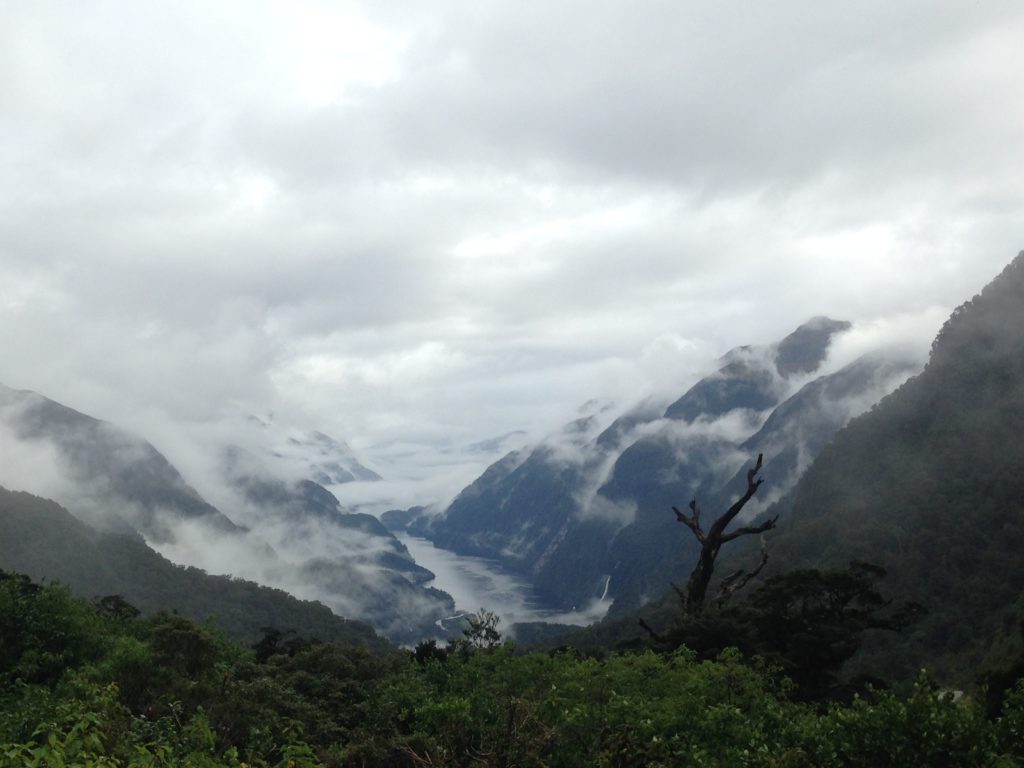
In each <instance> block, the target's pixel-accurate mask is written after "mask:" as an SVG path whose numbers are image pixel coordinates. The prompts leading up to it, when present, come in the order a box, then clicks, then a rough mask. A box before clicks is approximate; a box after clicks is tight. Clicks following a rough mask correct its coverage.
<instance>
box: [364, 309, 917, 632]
mask: <svg viewBox="0 0 1024 768" xmlns="http://www.w3.org/2000/svg"><path fill="white" fill-rule="evenodd" d="M849 328H850V324H849V323H846V322H842V321H836V320H832V319H829V318H824V317H819V318H814V319H812V320H810V321H809V322H807V323H805V324H804V325H802V326H800V327H799V328H797V329H796V330H795V331H794V332H793V333H791V334H790V335H788V336H787V337H786V338H784V339H782V340H780V341H779V342H777V343H775V344H771V345H767V346H765V347H750V346H747V347H740V348H737V349H734V350H732V351H731V352H729V353H728V354H727V355H725V357H724V358H723V359H722V360H721V362H720V367H719V369H718V370H717V371H716V372H715V373H713V374H712V375H710V376H707V377H705V378H703V379H701V380H700V381H698V382H697V383H696V384H695V385H693V386H692V387H691V388H690V389H688V390H687V391H686V392H684V393H683V394H681V395H680V396H679V397H678V398H676V399H675V400H674V401H672V402H670V403H668V404H667V405H663V406H658V405H657V404H656V403H652V402H645V403H642V404H640V405H638V406H636V407H635V408H633V409H631V410H630V411H628V412H627V413H625V414H624V415H622V416H620V417H619V418H617V419H614V420H612V421H611V422H610V423H608V416H607V414H605V413H603V412H601V411H600V410H598V411H597V412H594V413H588V414H585V415H583V416H581V417H580V418H578V419H576V420H574V421H573V422H572V423H570V424H568V425H567V426H566V427H565V428H564V429H563V430H561V431H560V432H559V433H557V434H555V435H551V436H549V437H548V438H547V439H545V440H543V441H541V442H540V443H538V444H535V445H533V446H530V447H528V448H526V449H523V450H521V451H515V452H512V453H509V454H507V455H506V456H505V457H503V458H502V459H501V460H499V461H497V462H496V463H494V464H493V465H491V466H490V467H489V468H488V469H487V470H486V471H485V472H484V473H483V474H482V475H481V476H480V477H479V478H478V479H477V480H476V481H475V482H474V483H472V484H471V485H470V486H469V487H468V488H466V489H465V490H463V491H462V493H460V494H459V495H458V496H457V497H456V499H455V500H454V501H453V502H452V503H451V505H450V506H449V507H448V508H447V509H446V510H445V511H444V512H443V513H442V514H440V515H435V516H432V515H429V514H420V515H419V516H416V515H411V514H409V513H408V512H407V513H406V514H404V515H398V514H392V515H390V516H386V517H385V518H384V519H385V522H388V523H389V524H392V525H394V526H396V527H401V526H402V525H403V524H404V525H407V527H408V530H409V532H411V533H413V534H415V535H419V536H424V537H426V538H429V539H430V540H432V541H433V542H434V543H435V544H436V545H437V546H440V547H444V548H446V549H451V550H454V551H456V552H459V553H463V554H470V555H478V556H485V557H490V558H494V559H497V560H500V561H501V562H502V563H503V564H504V565H506V566H507V567H510V568H512V569H514V570H517V571H519V572H520V573H523V574H524V575H526V576H527V577H528V578H529V579H530V580H531V582H532V583H533V584H534V585H535V586H536V587H537V588H538V589H540V590H541V591H542V592H544V593H546V594H547V595H549V596H550V598H551V599H552V601H553V602H555V603H557V604H559V605H561V606H563V607H565V608H567V609H568V608H571V607H574V606H582V605H585V604H587V603H588V602H590V601H593V600H595V599H598V598H602V597H604V598H605V599H607V598H608V597H611V598H613V599H614V604H613V606H612V611H613V613H614V614H621V613H623V612H627V611H629V610H631V609H635V608H636V607H637V606H639V605H641V604H642V603H643V602H645V601H646V600H649V599H652V598H654V597H656V596H657V595H659V594H660V593H661V591H662V590H663V589H664V587H665V585H666V583H667V582H668V580H669V579H671V578H672V577H673V576H675V575H677V574H679V573H680V572H682V571H683V569H685V568H686V566H687V563H688V562H692V559H693V557H694V552H695V549H694V546H693V543H692V542H688V541H687V540H685V539H684V538H682V537H680V536H679V535H678V530H677V529H678V526H676V525H675V517H674V515H673V514H672V512H671V509H672V506H673V505H679V504H685V503H687V502H688V501H689V500H690V499H692V498H694V497H700V498H701V500H702V504H703V505H704V506H705V507H706V508H708V509H713V508H715V507H716V506H718V505H721V504H723V503H725V500H726V499H728V497H729V495H730V494H731V493H732V492H733V490H734V489H735V488H736V486H737V483H738V482H739V481H740V479H742V478H741V477H740V476H741V475H742V473H743V467H744V466H745V463H746V462H747V461H748V460H749V459H750V458H751V457H753V456H756V455H757V454H758V453H764V454H765V457H766V461H767V462H768V465H769V466H770V467H771V472H772V478H773V481H772V486H771V488H772V490H771V494H772V496H773V497H775V498H777V497H778V496H781V495H782V494H784V493H785V492H786V490H788V489H789V488H790V487H791V486H792V485H793V484H794V483H795V482H796V480H797V479H798V478H799V477H800V475H801V473H802V472H803V471H804V470H805V469H806V468H807V466H808V465H809V464H810V463H811V461H812V460H813V459H814V457H815V456H816V455H817V453H818V452H819V451H820V450H821V449H822V447H823V446H824V444H825V443H826V442H827V441H828V440H829V438H831V436H832V435H833V434H834V433H835V432H836V430H838V429H839V428H841V427H842V426H843V425H844V424H845V423H846V422H847V421H848V420H849V419H850V418H851V417H852V416H854V415H856V414H858V413H860V412H861V411H863V410H865V409H867V408H869V407H870V406H871V405H872V404H873V403H874V402H876V401H877V400H878V399H880V398H881V397H882V396H883V395H885V394H886V393H888V392H890V391H891V390H892V389H894V388H895V387H896V386H898V385H899V384H900V383H902V382H903V381H904V380H905V379H906V378H907V377H908V376H910V375H911V374H912V373H914V372H916V370H917V369H918V367H919V366H918V364H917V363H915V362H914V361H913V360H910V359H907V358H906V357H903V356H900V355H898V354H891V353H881V352H879V353H873V354H869V355H866V356H863V357H861V358H858V359H856V360H854V361H853V362H851V363H849V364H847V365H845V366H842V367H841V368H839V369H838V370H828V363H829V348H830V344H831V342H832V340H833V339H834V337H835V336H836V335H837V334H841V333H843V332H845V331H847V330H848V329H849ZM767 496H768V495H767V494H766V497H767ZM770 500H771V498H765V499H761V500H759V504H758V505H752V506H751V512H752V513H753V512H756V511H757V510H758V509H759V508H763V506H764V504H765V503H766V502H768V501H770ZM410 518H412V519H411V522H410Z"/></svg>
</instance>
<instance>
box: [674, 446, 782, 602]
mask: <svg viewBox="0 0 1024 768" xmlns="http://www.w3.org/2000/svg"><path fill="white" fill-rule="evenodd" d="M763 459H764V457H763V455H762V454H758V455H757V463H755V464H754V466H753V468H752V469H750V470H748V471H747V490H746V493H744V494H743V495H742V496H741V497H740V498H739V499H737V500H736V502H735V503H734V504H733V505H732V506H731V507H729V509H727V510H726V511H725V513H724V514H723V515H722V516H721V517H719V518H718V519H717V520H715V522H714V523H713V524H712V525H711V528H710V529H708V530H707V531H705V530H704V528H703V527H702V525H701V520H700V506H698V504H697V500H696V499H694V500H693V501H691V502H690V514H689V515H688V514H686V513H685V512H682V511H680V510H679V508H678V507H672V511H673V512H675V513H676V520H678V521H679V522H680V523H682V524H683V525H685V526H686V527H687V528H689V529H690V530H691V531H692V532H693V535H694V536H696V537H697V541H699V542H700V557H699V558H698V560H697V565H696V566H695V567H694V569H693V573H691V574H690V579H689V581H687V582H686V588H685V589H679V588H678V587H676V591H677V592H679V595H680V597H681V598H682V600H683V608H684V611H685V612H686V613H687V614H690V615H693V614H696V613H699V612H700V610H701V608H702V607H703V606H704V600H705V596H706V594H707V590H708V584H709V583H710V582H711V576H712V574H713V573H714V571H715V559H716V558H717V557H718V551H719V550H720V549H721V548H722V545H723V544H726V543H728V542H730V541H732V540H733V539H738V538H739V537H740V536H746V535H748V534H756V533H764V532H765V531H768V530H771V529H772V528H774V527H775V521H776V520H778V519H779V518H778V516H776V517H774V518H772V519H771V520H766V521H765V522H763V523H761V524H760V525H753V526H743V527H741V528H736V529H734V530H732V531H728V532H726V530H725V529H726V528H728V527H729V524H730V523H731V522H732V521H733V520H734V519H735V518H736V516H737V515H738V514H739V513H740V511H741V510H742V509H743V507H744V506H745V505H746V503H747V502H748V501H750V499H751V498H752V497H753V496H754V494H755V493H757V489H758V488H760V487H761V483H763V482H764V480H763V478H760V477H758V475H759V474H760V472H761V466H762V463H763ZM767 559H768V557H767V554H766V553H764V552H762V555H761V563H760V564H759V565H758V566H757V568H755V569H754V570H753V571H751V572H750V573H749V574H744V572H743V571H737V572H736V573H733V574H730V575H729V576H727V577H726V579H725V581H724V583H723V594H729V593H731V592H734V591H735V590H737V589H739V588H740V587H741V586H743V585H744V584H746V583H747V582H748V581H750V579H752V578H753V577H754V576H756V575H757V573H758V572H759V571H760V570H761V568H763V567H764V564H765V563H766V562H767Z"/></svg>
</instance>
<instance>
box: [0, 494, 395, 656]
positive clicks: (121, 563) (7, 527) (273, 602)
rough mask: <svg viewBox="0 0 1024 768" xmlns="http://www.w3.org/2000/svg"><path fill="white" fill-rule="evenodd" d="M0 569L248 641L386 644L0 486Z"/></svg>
mask: <svg viewBox="0 0 1024 768" xmlns="http://www.w3.org/2000/svg"><path fill="white" fill-rule="evenodd" d="M0 569H2V570H6V571H16V572H19V573H24V574H27V575H29V576H31V577H33V578H36V579H45V580H47V581H51V582H52V581H59V582H62V583H63V584H65V585H67V586H68V587H69V588H70V589H71V590H72V591H73V592H74V593H76V594H78V595H81V596H82V597H86V598H90V599H91V598H96V597H104V596H107V595H120V596H121V597H123V598H125V599H126V600H127V601H128V602H129V603H131V604H132V605H134V606H135V607H136V608H138V609H139V610H141V611H142V612H143V613H144V614H151V613H155V612H157V611H161V610H165V611H172V610H173V611H178V612H179V613H181V614H182V615H184V616H188V617H189V618H192V619H194V620H196V621H200V622H202V621H205V620H207V619H208V618H212V619H213V620H214V622H215V623H216V624H217V626H219V627H220V628H221V629H223V630H224V631H225V632H226V633H227V634H229V635H230V636H232V637H235V638H237V639H239V640H245V641H249V642H252V641H253V640H255V639H258V638H259V637H261V636H262V634H263V628H264V627H275V628H277V629H279V630H281V631H288V630H292V631H297V632H299V633H301V634H302V635H304V636H307V637H312V638H317V639H320V640H324V641H335V640H339V641H345V642H353V643H359V644H361V645H366V646H368V647H370V648H376V649H382V648H384V647H386V646H387V644H386V643H385V642H384V641H383V640H381V639H380V638H379V637H378V636H377V635H376V634H375V633H374V631H373V630H372V629H371V628H370V627H369V625H367V624H364V623H362V622H359V621H349V620H347V619H342V618H340V617H338V616H336V615H334V614H333V613H332V612H331V611H330V610H329V609H328V608H327V607H326V606H324V605H322V604H320V603H314V602H309V601H303V600H298V599H296V598H294V597H292V596H291V595H289V594H288V593H286V592H283V591H281V590H278V589H271V588H268V587H261V586H259V585H257V584H253V583H252V582H249V581H243V580H241V579H234V578H231V577H228V576H211V575H208V574H206V573H204V572H203V571H201V570H199V569H198V568H186V567H182V566H178V565H174V564H173V563H171V562H170V561H169V560H167V559H165V558H163V557H161V556H160V555H159V554H157V553H156V552H154V551H153V550H152V549H150V548H149V547H148V546H146V543H145V542H144V541H143V540H142V539H141V537H138V536H134V535H130V534H116V533H101V532H98V531H96V530H94V529H92V528H90V527H89V526H87V525H86V524H84V523H82V522H81V521H79V520H77V519H75V518H74V517H73V516H72V515H70V514H69V513H68V512H67V511H66V510H64V509H63V508H61V507H60V506H59V505H58V504H56V503H55V502H53V501H50V500H48V499H41V498H39V497H38V496H32V495H31V494H28V493H22V492H13V491H9V490H7V489H4V488H0Z"/></svg>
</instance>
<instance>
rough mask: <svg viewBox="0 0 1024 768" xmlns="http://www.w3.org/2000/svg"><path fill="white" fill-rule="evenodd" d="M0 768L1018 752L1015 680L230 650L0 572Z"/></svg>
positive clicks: (772, 760)
mask: <svg viewBox="0 0 1024 768" xmlns="http://www.w3.org/2000/svg"><path fill="white" fill-rule="evenodd" d="M0 628H2V630H3V632H2V634H0V640H2V642H0V766H23V765H38V766H58V765H62V766H70V765H82V766H86V765H89V766H156V765H181V766H204V767H205V768H218V767H219V766H231V767H232V768H241V766H242V765H243V764H245V765H248V766H275V767H280V768H285V767H286V766H290V767H291V768H312V767H313V766H398V767H407V768H421V767H422V766H427V765H434V766H438V765H446V766H467V767H468V766H477V767H490V766H493V768H499V766H512V765H520V766H538V767H539V766H551V765H558V766H567V767H569V766H579V767H580V768H583V767H584V766H587V767H589V766H594V765H608V766H611V765H615V766H675V765H700V766H721V767H722V768H726V767H727V766H728V767H731V766H737V765H746V766H764V767H765V768H767V767H768V766H776V767H779V766H793V767H796V768H840V767H841V766H864V767H865V768H867V766H879V765H899V766H907V768H916V767H917V766H920V767H921V768H925V767H926V766H929V767H930V766H937V765H950V766H1014V765H1019V764H1020V761H1022V760H1024V751H1022V750H1024V747H1022V745H1024V739H1022V738H1021V736H1022V735H1024V688H1022V687H1020V686H1018V687H1017V688H1015V689H1014V690H1013V691H1012V692H1011V693H1010V694H1009V695H1008V696H1007V697H1006V699H1005V702H1004V704H1003V707H1002V709H1001V710H1000V711H999V712H998V713H996V715H995V716H994V717H993V718H992V719H986V717H985V716H984V713H983V709H982V707H981V706H980V705H979V704H977V703H975V702H973V701H971V700H961V701H959V702H957V701H954V698H953V697H952V696H951V695H945V694H941V693H938V692H936V691H935V690H934V689H933V687H932V686H931V685H930V684H929V683H928V681H927V680H926V679H924V678H922V679H920V680H919V681H918V682H917V683H916V684H915V685H913V686H912V687H911V688H909V689H908V690H907V691H906V693H905V694H903V695H894V694H890V693H875V694H872V695H871V696H870V697H869V698H864V699H857V700H855V701H853V702H852V703H851V704H849V705H837V704H833V705H828V706H824V705H823V706H814V705H808V704H799V703H795V702H794V701H792V700H791V698H790V694H789V692H790V691H791V685H790V684H789V683H788V682H787V681H786V680H785V678H783V677H780V676H779V674H778V672H777V671H776V670H773V669H772V668H771V667H770V666H765V665H764V664H760V665H759V664H757V663H754V664H751V663H746V662H744V661H743V660H742V659H741V657H740V656H739V654H738V653H737V652H735V651H727V652H725V653H723V654H721V655H720V656H719V657H718V658H717V659H716V660H713V661H698V660H697V659H696V658H695V656H694V654H693V653H692V652H690V651H688V650H686V649H685V648H681V649H678V650H677V651H675V652H672V653H662V654H659V653H653V652H651V651H646V652H641V653H628V654H611V655H608V656H607V657H605V658H602V659H598V658H593V657H587V656H584V655H581V654H578V653H574V652H571V651H569V652H562V653H552V654H549V653H531V654H519V653H516V652H515V649H514V648H513V647H512V646H511V645H508V644H506V645H500V646H493V647H491V648H489V649H486V648H479V647H476V646H474V645H473V644H472V643H466V644H460V645H457V646H456V647H455V650H454V651H450V652H439V653H433V654H422V655H421V658H422V661H421V662H417V661H415V660H414V659H415V656H414V654H411V653H408V652H402V651H393V652H392V653H390V654H388V655H384V656H377V655H373V654H370V653H368V652H367V651H366V650H365V649H363V648H360V647H355V646H351V645H348V644H339V643H318V642H312V641H306V640H302V639H301V638H291V639H290V640H289V641H287V642H285V643H280V642H278V641H279V640H280V637H277V638H276V639H275V640H274V641H273V642H269V643H260V644H257V645H258V646H259V647H260V648H261V649H262V652H261V653H258V654H256V653H253V652H252V651H251V650H249V649H247V648H245V647H242V646H238V645H235V644H234V643H232V642H230V641H228V640H226V639H225V638H224V637H223V635H221V634H219V633H218V632H216V631H215V630H213V629H211V628H210V627H205V626H200V625H197V624H195V623H194V622H192V621H190V620H188V619H186V618H184V617H182V616H179V615H174V614H167V613H158V614H156V615H154V616H151V617H147V618H141V617H134V616H130V615H126V614H125V613H124V612H114V613H111V612H109V611H98V610H96V609H95V608H94V607H93V606H92V605H91V604H89V603H87V602H86V601H84V600H81V599H78V598H75V597H73V596H71V595H70V593H68V591H67V590H66V589H63V588H61V587H59V586H56V585H47V586H40V585H38V584H34V583H33V582H32V581H31V580H29V579H28V578H27V577H24V576H19V575H15V574H7V573H4V574H0Z"/></svg>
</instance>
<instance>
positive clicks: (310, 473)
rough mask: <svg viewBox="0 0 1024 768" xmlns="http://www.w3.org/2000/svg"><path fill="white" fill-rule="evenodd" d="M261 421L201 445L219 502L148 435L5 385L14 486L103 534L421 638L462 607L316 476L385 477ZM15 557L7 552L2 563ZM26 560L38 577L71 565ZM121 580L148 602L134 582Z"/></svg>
mask: <svg viewBox="0 0 1024 768" xmlns="http://www.w3.org/2000/svg"><path fill="white" fill-rule="evenodd" d="M250 421H251V422H252V423H253V424H255V434H256V435H257V436H258V437H259V438H262V440H256V441H255V442H252V443H251V444H250V445H248V446H247V447H242V446H240V445H237V444H232V443H225V444H222V445H218V444H210V442H209V441H207V443H205V444H204V447H206V448H207V449H208V450H207V452H208V454H209V456H210V460H209V461H208V463H207V466H206V467H205V469H206V471H205V472H204V477H203V482H204V484H205V485H207V486H209V487H213V488H215V489H216V492H217V494H218V505H214V504H212V503H210V502H209V501H207V500H206V498H204V496H203V495H201V494H200V493H199V491H197V490H196V488H195V487H193V486H192V485H191V484H189V483H188V482H187V481H186V480H185V478H184V477H183V475H182V473H181V472H179V471H178V470H177V469H176V468H175V467H174V466H173V465H172V464H171V462H170V461H168V459H167V458H166V457H165V456H164V455H163V454H162V453H161V452H160V451H158V450H157V449H156V448H155V447H154V446H153V445H152V444H150V443H149V442H147V441H146V440H144V439H143V438H141V437H138V436H137V435H134V434H132V433H130V432H128V431H126V430H124V429H121V428H119V427H117V426H115V425H113V424H110V423H108V422H105V421H101V420H99V419H95V418H93V417H91V416H88V415H86V414H83V413H80V412H78V411H76V410H73V409H71V408H68V407H67V406H64V405H62V404H60V403H57V402H55V401H53V400H50V399H48V398H46V397H44V396H42V395H39V394H37V393H34V392H29V391H22V390H14V389H10V388H8V387H3V386H0V448H3V450H4V453H5V455H7V456H9V457H11V461H10V462H5V463H7V464H9V465H10V464H11V462H15V463H16V464H17V466H19V467H25V468H26V470H27V471H26V472H25V473H24V474H22V475H18V473H16V472H12V470H11V468H10V466H9V467H8V469H7V471H6V478H7V482H8V484H14V483H16V482H19V480H20V481H21V482H22V483H23V487H30V488H31V490H35V491H37V492H40V491H42V492H44V493H45V495H46V496H48V497H51V498H53V499H55V500H56V501H57V502H59V503H60V504H62V505H64V506H65V507H66V508H67V509H68V510H69V511H70V512H71V513H73V514H74V515H76V516H77V517H78V518H79V519H80V520H81V521H83V522H85V523H88V524H90V525H91V526H93V527H94V528H95V529H96V534H97V535H99V534H100V533H103V534H106V533H111V534H126V535H128V536H129V537H131V536H135V537H137V538H138V542H137V543H139V544H140V545H141V546H147V547H152V548H154V549H155V550H156V551H158V552H160V553H162V554H163V555H165V556H166V557H167V558H169V559H170V560H171V561H173V562H176V563H181V564H183V565H191V566H196V567H199V568H202V569H205V570H207V571H210V572H212V573H220V574H230V575H232V576H241V577H244V578H246V579H249V580H251V581H254V582H257V583H260V584H265V585H268V586H273V587H279V588H282V589H286V590H287V591H289V592H291V593H292V594H295V595H297V596H299V597H302V598H305V599H311V600H320V601H322V602H323V603H324V604H326V605H327V606H329V607H330V608H331V609H332V610H334V611H335V612H336V613H337V614H339V615H341V616H348V617H358V618H360V619H363V620H365V621H368V622H370V623H371V624H372V625H373V626H374V627H376V628H377V629H378V630H380V631H382V632H384V633H385V634H386V635H388V636H389V637H391V638H393V639H396V640H410V639H418V638H419V637H421V636H422V635H424V634H428V633H430V632H431V631H432V628H433V627H434V622H436V621H437V620H438V619H439V618H442V617H444V616H447V615H450V614H451V612H452V611H453V609H454V604H453V602H452V600H451V598H450V597H449V596H448V595H446V594H445V593H443V592H440V591H439V590H436V589H433V588H431V587H429V586H425V585H426V584H427V582H429V581H430V580H432V579H433V574H432V573H430V572H429V571H427V570H426V569H425V568H422V567H420V566H419V565H417V564H416V563H415V561H414V560H413V559H412V557H411V556H410V555H409V552H408V550H407V549H406V548H405V546H404V545H403V544H401V542H399V541H398V540H397V539H396V538H395V537H394V536H393V535H392V534H391V533H390V532H389V531H388V530H387V529H386V528H385V527H384V526H383V525H382V524H381V523H380V522H379V521H378V520H377V519H376V518H375V517H373V516H371V515H366V514H353V513H350V512H348V511H347V510H345V509H343V508H342V507H341V505H340V504H339V502H338V500H337V499H336V498H335V497H334V495H333V494H332V493H331V492H330V491H329V490H327V489H326V488H325V487H324V486H323V485H321V484H319V483H318V482H316V481H315V480H314V479H311V478H314V477H319V478H320V479H330V480H332V481H333V482H347V481H352V480H356V479H359V480H364V481H372V480H374V479H379V477H378V476H377V475H376V473H373V472H372V471H371V470H369V469H367V468H366V467H364V466H363V465H361V464H360V463H358V461H356V460H355V459H354V457H352V456H351V452H350V451H349V450H348V448H347V446H344V445H343V444H342V443H340V442H338V441H334V440H332V439H331V438H330V437H328V436H327V435H325V434H323V433H319V432H313V433H305V434H289V433H287V432H286V431H285V432H281V431H278V430H274V429H272V425H270V424H269V423H267V422H262V421H258V420H250ZM237 434H252V431H251V430H250V431H248V432H247V431H245V430H240V431H238V432H237ZM224 504H227V505H229V506H222V505H224ZM225 510H226V511H225ZM2 522H3V521H0V523H2ZM7 522H8V523H9V522H10V521H9V520H8V521H7ZM96 540H97V541H106V539H102V538H100V539H96ZM143 542H144V543H143ZM122 549H123V548H122ZM81 553H82V554H81V556H82V557H86V555H87V553H89V554H95V551H94V548H93V549H89V548H83V549H82V550H81ZM152 554H154V555H155V554H156V553H155V552H154V553H152ZM11 562H12V561H7V560H0V567H13V566H12V565H11ZM17 562H18V567H23V568H26V570H27V571H28V572H30V573H31V574H32V575H40V576H47V577H50V578H62V579H63V578H66V575H67V573H68V571H67V570H66V569H65V570H63V571H59V572H58V571H54V572H46V573H43V572H40V571H39V569H33V568H27V567H26V566H27V565H30V564H28V563H26V562H25V561H24V560H23V559H22V560H18V561H17ZM115 567H116V566H115ZM69 583H71V584H72V585H73V586H74V585H75V584H76V583H77V582H75V581H74V580H70V581H69ZM119 588H120V591H122V592H124V593H125V597H127V598H129V600H131V599H136V600H138V601H139V602H140V603H142V604H147V600H146V599H145V598H144V597H142V596H141V595H140V594H139V593H138V592H137V591H136V590H133V589H131V588H130V585H123V584H122V585H120V587H119ZM165 607H170V606H165Z"/></svg>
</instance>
